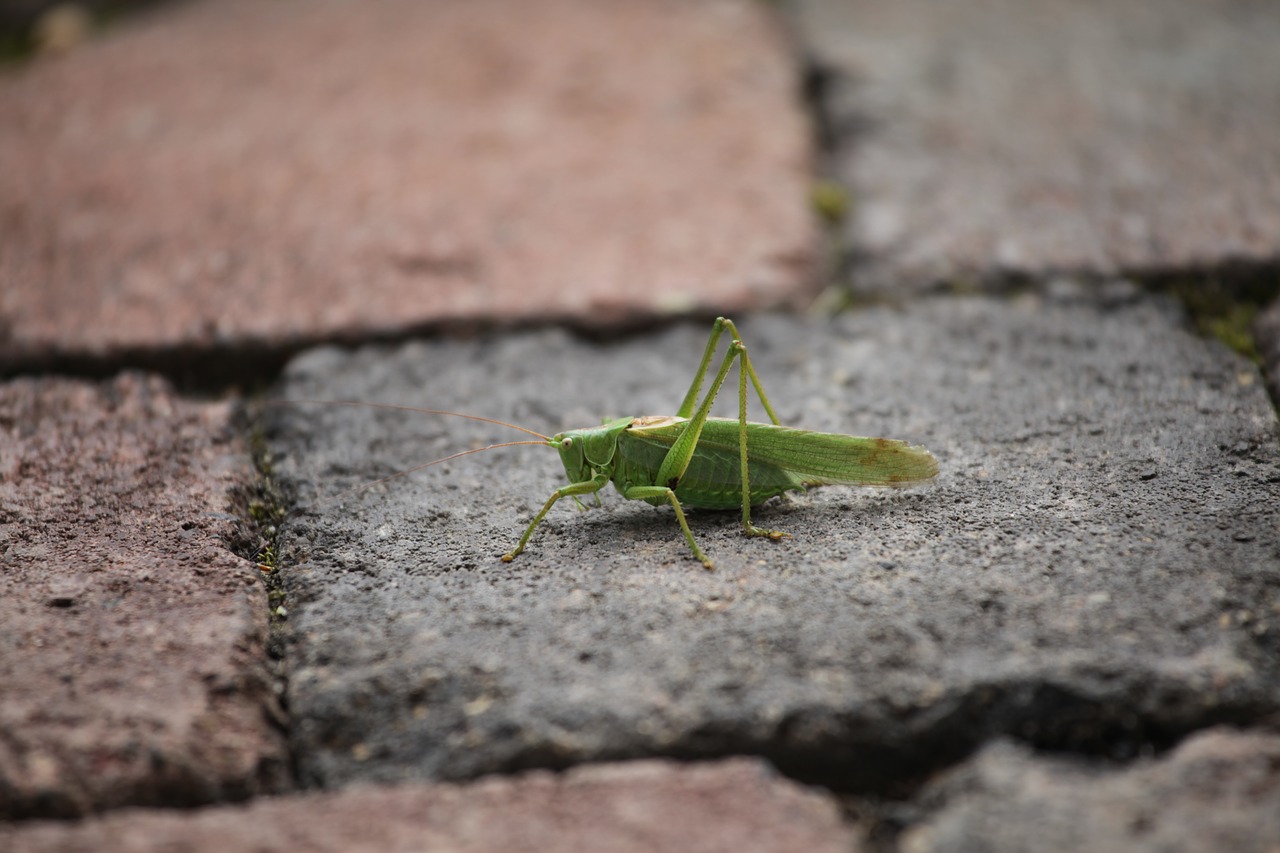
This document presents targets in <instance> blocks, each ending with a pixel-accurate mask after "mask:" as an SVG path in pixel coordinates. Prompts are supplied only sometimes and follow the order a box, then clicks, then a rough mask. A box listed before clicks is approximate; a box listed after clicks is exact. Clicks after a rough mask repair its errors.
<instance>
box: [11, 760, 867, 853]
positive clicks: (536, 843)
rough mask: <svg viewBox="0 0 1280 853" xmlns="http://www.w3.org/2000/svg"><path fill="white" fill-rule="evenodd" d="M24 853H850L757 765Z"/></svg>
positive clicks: (122, 821)
mask: <svg viewBox="0 0 1280 853" xmlns="http://www.w3.org/2000/svg"><path fill="white" fill-rule="evenodd" d="M0 845H3V847H4V849H5V850H9V851H11V853H28V851H32V852H34V851H98V850H113V851H149V850H155V851H160V850H164V851H169V850H174V849H181V850H191V851H202V850H219V851H221V850H256V851H275V850H279V851H294V850H318V851H328V850H336V851H349V850H378V851H385V852H386V853H389V851H402V850H403V851H421V850H430V851H433V853H464V852H465V853H481V851H501V852H502V853H509V851H511V852H512V853H514V851H545V850H556V851H565V853H572V851H592V853H597V851H598V853H630V851H635V853H641V851H646V852H647V851H655V850H682V851H689V853H718V851H725V853H730V851H732V853H737V851H741V850H752V851H760V853H769V851H778V853H791V851H796V850H805V851H814V853H856V852H857V851H858V850H859V849H861V848H860V847H859V846H857V844H856V841H855V839H854V838H852V837H851V834H850V832H849V830H847V829H846V828H844V827H842V826H841V824H840V818H839V813H838V810H837V809H836V807H835V804H834V803H833V801H831V800H830V799H828V798H825V797H823V796H820V795H818V794H816V793H812V792H809V791H806V790H804V789H802V788H800V787H798V786H797V785H795V784H794V783H791V782H788V781H787V780H785V779H781V778H779V777H777V776H775V775H773V774H772V773H770V772H769V771H768V769H767V768H765V767H763V766H762V765H761V764H760V763H759V762H757V761H752V760H746V759H736V760H732V761H725V762H719V763H716V764H711V765H693V766H680V765H677V764H673V763H669V762H659V761H651V762H635V763H629V764H623V765H614V766H597V767H586V768H579V769H575V770H571V771H569V772H567V773H565V774H564V775H563V776H555V775H553V774H550V773H546V772H534V773H529V774H526V775H523V776H517V777H513V778H490V779H485V780H482V781H479V782H477V783H474V784H469V785H461V786H455V785H416V784H409V785H404V786H400V787H396V788H357V789H354V790H350V791H345V792H342V793H335V794H328V793H326V794H312V795H307V796H299V797H292V798H288V799H275V800H259V801H257V802H255V803H252V804H250V805H246V806H236V807H230V806H224V807H218V808H210V809H205V810H203V811H199V812H194V813H186V814H179V813H158V812H140V811H130V812H123V813H117V814H112V815H108V816H106V817H102V818H96V819H93V820H89V821H86V822H84V823H81V824H78V825H74V826H66V825H56V824H36V825H30V826H25V827H10V828H6V827H4V826H3V825H0Z"/></svg>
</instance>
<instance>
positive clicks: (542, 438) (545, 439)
mask: <svg viewBox="0 0 1280 853" xmlns="http://www.w3.org/2000/svg"><path fill="white" fill-rule="evenodd" d="M295 404H303V405H308V404H310V405H317V406H351V407H353V408H360V409H387V410H390V411H397V412H416V413H418V414H423V415H448V416H449V417H454V418H466V419H467V420H469V421H479V422H480V423H485V424H493V425H494V426H502V427H507V428H508V429H514V430H516V431H518V432H523V433H525V434H527V435H533V436H537V437H538V439H539V440H538V441H504V442H501V443H500V444H490V445H488V446H486V447H475V448H472V449H471V450H462V451H459V452H458V453H453V454H450V455H448V456H445V457H442V458H440V459H433V460H431V461H430V462H424V463H422V464H421V465H415V466H413V467H412V468H406V469H405V470H403V471H397V472H396V473H394V474H390V475H388V476H386V477H379V478H378V479H376V480H371V481H370V482H368V483H361V484H360V485H358V486H355V487H354V488H351V489H347V490H346V491H342V492H339V493H338V494H336V495H331V496H329V497H327V498H323V499H321V500H320V501H318V502H316V503H313V504H310V506H311V507H322V506H327V505H329V504H332V503H334V502H336V501H340V500H342V499H344V498H349V497H351V496H352V495H355V494H359V493H360V492H363V491H365V490H367V489H372V488H373V487H374V486H378V485H381V484H382V483H386V482H388V481H390V480H396V479H399V478H400V477H407V476H408V475H410V474H415V473H417V472H418V471H421V470H423V469H424V468H430V467H431V466H432V465H439V464H440V463H441V462H448V461H449V460H450V459H457V458H458V457H460V456H468V455H470V454H472V453H483V452H484V451H486V450H496V449H497V448H499V447H514V446H516V445H521V444H536V445H540V446H542V447H546V446H547V445H548V444H550V442H551V438H550V436H546V435H543V434H542V433H540V432H537V431H536V430H531V429H529V428H528V427H522V426H519V425H517V424H513V423H508V422H507V421H500V420H498V419H496V418H485V417H481V416H480V415H467V414H463V413H462V412H451V411H449V410H447V409H423V408H419V407H418V406H403V405H398V404H395V403H365V402H360V401H356V400H274V401H271V403H270V404H269V405H285V406H290V405H295ZM299 509H301V507H299Z"/></svg>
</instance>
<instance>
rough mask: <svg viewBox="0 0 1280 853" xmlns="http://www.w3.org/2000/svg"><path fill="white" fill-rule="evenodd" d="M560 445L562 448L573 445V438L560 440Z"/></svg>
mask: <svg viewBox="0 0 1280 853" xmlns="http://www.w3.org/2000/svg"><path fill="white" fill-rule="evenodd" d="M560 447H561V448H565V447H573V439H572V438H566V439H565V440H564V441H562V442H560Z"/></svg>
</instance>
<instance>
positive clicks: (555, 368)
mask: <svg viewBox="0 0 1280 853" xmlns="http://www.w3.org/2000/svg"><path fill="white" fill-rule="evenodd" d="M1113 295H1114V301H1113V302H1112V303H1110V304H1106V305H1094V304H1093V303H1089V302H1085V301H1082V300H1081V301H1076V300H1075V298H1073V297H1072V296H1071V295H1070V294H1069V293H1066V292H1065V291H1064V292H1062V293H1061V295H1060V298H1055V299H1052V300H1050V299H1047V298H1045V299H1036V298H1027V299H1024V300H1021V301H1016V302H1012V303H1011V302H1002V301H995V300H985V299H973V300H962V299H939V300H934V301H930V302H927V303H921V304H918V305H913V306H911V307H910V308H908V309H905V310H904V311H902V312H894V311H891V310H888V309H876V310H871V311H867V312H865V313H859V314H856V315H852V316H846V317H843V318H840V319H838V320H837V321H835V322H830V323H828V322H819V321H812V322H805V321H800V320H794V319H784V318H771V319H767V318H761V319H759V320H756V321H753V322H751V323H750V324H749V325H748V326H746V327H745V329H744V335H745V337H746V340H747V342H748V344H749V346H750V347H751V352H752V353H753V355H754V358H755V360H756V364H757V367H758V369H759V370H760V372H761V374H762V377H763V380H764V382H765V386H766V389H769V390H771V392H772V396H773V402H774V404H775V406H776V408H777V409H778V411H779V413H780V415H781V416H782V419H783V420H784V421H785V422H787V423H791V424H794V425H799V426H805V427H810V428H816V429H826V430H834V431H843V432H850V433H856V434H865V435H877V434H878V435H888V436H893V437H899V438H905V439H910V440H913V441H919V442H922V443H924V444H925V445H927V446H928V447H930V448H931V449H932V450H933V451H934V452H935V454H936V455H937V456H938V457H939V460H940V462H941V466H942V473H941V475H940V477H939V479H938V481H937V483H936V485H935V486H933V487H928V488H922V489H916V490H913V491H908V492H880V491H868V490H863V491H858V490H854V489H849V488H829V489H819V490H815V491H813V492H811V493H810V494H809V495H805V496H802V497H799V498H797V499H795V500H793V501H792V502H790V503H783V504H780V505H779V504H774V505H771V506H768V507H766V508H765V509H763V510H762V511H760V513H759V514H758V516H757V518H758V519H759V520H760V521H761V523H766V524H768V525H770V526H775V527H780V528H782V529H784V530H787V531H789V532H790V533H792V534H794V538H793V539H789V540H784V541H782V542H777V543H774V542H768V541H761V540H747V539H745V538H744V537H742V536H741V534H740V528H739V524H738V519H737V518H736V516H735V515H734V514H733V513H723V514H716V513H696V512H695V513H693V514H692V517H691V523H692V525H693V528H694V531H695V534H696V535H697V537H698V538H699V540H700V542H701V544H702V546H703V547H704V548H705V549H706V550H707V551H708V553H709V554H710V555H711V556H712V557H713V558H714V559H716V560H717V561H718V565H719V568H718V570H717V571H716V572H715V573H708V572H706V571H704V570H703V569H702V568H701V567H700V566H699V565H698V564H697V563H696V562H694V561H693V560H692V559H691V558H690V555H689V554H688V550H687V547H686V545H685V544H684V542H683V540H682V539H681V538H680V536H679V533H678V531H677V528H676V526H675V523H674V520H673V518H672V516H671V512H670V510H669V509H665V508H653V507H649V506H647V505H645V504H642V503H629V502H624V501H620V500H618V499H617V497H616V496H615V495H613V494H612V491H611V492H610V494H609V496H608V497H606V498H605V507H604V508H603V509H593V510H592V511H589V512H577V511H575V510H574V508H573V506H572V504H571V502H568V501H566V502H564V505H561V506H558V507H557V508H556V509H555V510H554V511H553V512H552V514H551V515H550V517H549V519H548V520H547V522H546V524H545V525H544V526H543V527H542V528H541V529H540V530H539V532H538V535H537V536H536V537H535V538H534V539H533V541H532V543H531V545H530V546H529V549H528V551H527V552H526V553H525V554H523V555H522V556H520V557H519V558H518V559H517V560H516V562H514V563H512V564H504V563H502V562H500V561H499V560H498V555H499V554H501V553H502V552H504V551H506V550H507V549H509V548H510V547H511V546H512V545H513V544H514V542H515V539H516V537H517V536H518V534H519V532H520V530H521V529H522V528H523V526H524V525H525V524H526V523H527V522H528V520H529V518H530V517H531V515H532V513H533V512H534V511H535V510H536V509H537V508H538V507H539V506H541V504H542V502H543V501H544V500H545V498H546V497H547V496H548V495H549V494H550V492H551V490H552V488H554V487H555V486H557V485H560V484H561V483H563V482H564V474H563V472H562V471H561V470H559V464H558V460H557V459H556V457H555V456H554V454H553V453H552V452H551V451H549V450H546V449H543V448H536V447H520V448H512V449H509V450H502V451H495V452H491V453H487V454H478V455H474V456H470V457H467V458H465V459H460V460H455V461H453V462H450V463H446V464H445V465H441V466H438V467H435V468H432V469H430V470H429V471H428V472H424V473H423V474H420V475H416V476H413V477H405V478H399V479H394V480H391V481H389V482H387V483H385V484H382V485H379V486H377V487H375V488H372V489H367V490H365V491H362V492H358V493H356V494H353V495H347V496H346V497H344V498H335V496H336V495H339V494H341V493H342V492H343V491H344V490H346V489H349V488H351V487H353V486H358V485H359V484H361V483H368V482H369V481H370V480H372V479H374V478H376V477H379V476H384V475H387V474H390V473H392V472H394V471H397V470H400V469H403V468H407V467H409V466H411V465H413V464H416V463H422V462H424V461H426V460H430V459H432V458H438V457H441V456H444V455H446V454H448V453H451V452H456V451H458V450H462V449H465V448H468V447H476V446H480V445H482V444H485V443H488V442H489V441H493V440H501V439H507V438H524V437H525V436H520V435H515V434H510V433H507V432H505V431H503V430H501V429H500V428H498V427H491V426H487V425H482V424H475V423H473V422H470V421H463V420H458V419H448V418H440V417H432V416H426V415H420V416H414V417H410V416H407V415H406V414H405V413H402V412H390V411H385V410H378V411H371V410H368V409H360V408H347V407H337V406H329V407H325V406H317V405H286V406H279V407H276V408H273V409H271V410H270V414H271V415H272V416H273V419H274V425H273V426H272V428H271V435H272V439H271V440H272V442H273V446H274V447H275V448H276V450H277V452H278V454H279V459H278V460H277V470H278V471H279V473H280V475H281V477H282V480H283V482H285V483H286V485H287V486H288V487H289V488H290V489H292V490H294V491H295V492H296V494H297V495H298V499H299V501H300V502H301V503H302V504H308V505H311V508H310V509H308V510H305V511H301V512H299V513H298V514H297V516H296V517H295V518H294V519H293V520H292V521H290V522H289V523H288V524H287V525H286V527H285V531H284V535H283V538H282V541H281V551H280V553H281V555H282V558H283V559H284V560H285V561H286V564H287V568H286V569H285V571H284V580H285V583H286V586H287V589H288V594H289V604H288V607H289V611H290V614H291V615H290V625H291V629H292V632H293V641H292V642H293V658H292V659H293V662H294V667H293V670H292V678H291V681H290V707H291V709H292V710H293V711H294V713H295V714H296V717H295V719H296V725H295V726H294V729H293V738H294V740H293V743H294V746H295V749H296V750H297V753H298V759H299V767H300V771H301V773H302V774H303V781H304V782H305V783H309V784H320V785H336V784H340V783H344V782H348V781H351V780H357V779H364V780H370V779H373V780H397V779H402V778H422V777H426V778H460V777H470V776H474V775H478V774H482V773H488V772H494V771H501V770H507V769H513V768H520V767H527V766H563V765H568V764H572V763H575V762H580V761H587V760H600V759H607V758H614V757H629V756H644V755H653V754H667V755H676V756H695V755H699V756H707V755H723V754H727V753H740V752H751V753H760V754H764V755H767V756H769V757H770V758H772V759H773V760H774V761H775V762H776V763H778V764H779V765H780V766H782V767H784V768H785V769H787V770H789V771H792V772H800V773H805V774H813V776H812V778H818V777H822V778H829V779H832V780H833V781H836V782H838V783H839V784H841V785H843V786H847V787H850V788H855V789H857V788H865V789H870V788H876V787H879V786H883V785H885V784H888V783H890V782H893V781H895V780H903V779H906V778H910V777H912V776H913V775H915V774H918V773H921V772H925V771H928V770H930V769H932V768H935V767H938V766H940V765H942V764H945V763H947V762H949V761H952V760H955V759H958V758H960V757H962V756H963V755H964V754H965V753H966V752H967V751H968V750H970V749H972V748H974V747H975V746H976V745H978V744H980V743H982V742H983V741H985V740H986V739H988V738H989V737H991V736H993V735H1000V734H1008V735H1012V736H1014V737H1016V738H1020V739H1025V740H1027V741H1029V742H1031V743H1034V744H1037V745H1043V746H1047V747H1054V748H1068V749H1076V750H1081V751H1086V752H1098V753H1105V754H1109V755H1113V756H1124V755H1128V754H1131V753H1136V752H1138V751H1141V750H1144V749H1146V748H1148V747H1149V746H1150V745H1153V744H1154V745H1157V746H1159V745H1162V744H1167V743H1169V742H1171V740H1172V739H1173V738H1176V737H1177V736H1179V735H1180V734H1181V733H1184V732H1187V731H1190V730H1194V729H1196V728H1199V727H1203V726H1205V725H1208V724H1212V723H1214V722H1222V721H1237V720H1248V719H1252V718H1254V717H1256V716H1257V715H1259V714H1264V713H1270V712H1274V711H1275V710H1276V709H1277V708H1280V655H1278V654H1277V646H1276V640H1277V637H1280V633H1278V632H1280V581H1278V580H1277V574H1276V571H1275V567H1276V565H1277V563H1278V561H1280V509H1278V507H1280V449H1278V447H1277V425H1276V419H1275V414H1274V412H1273V410H1272V409H1271V406H1270V404H1269V403H1268V401H1267V399H1266V397H1265V395H1264V393H1263V391H1262V388H1261V383H1260V382H1259V381H1258V375H1257V372H1256V370H1254V369H1253V367H1252V366H1251V365H1249V364H1248V363H1246V362H1244V361H1243V360H1241V359H1239V358H1238V357H1236V356H1235V355H1233V354H1231V353H1230V352H1228V351H1227V350H1226V349H1225V348H1223V347H1221V346H1219V345H1218V344H1217V343H1216V342H1211V341H1205V340H1201V339H1198V338H1196V337H1194V336H1192V335H1191V334H1189V333H1188V332H1187V331H1185V329H1184V327H1183V324H1182V321H1181V316H1180V315H1179V314H1178V313H1177V312H1176V311H1175V310H1174V309H1173V308H1171V307H1168V306H1166V305H1164V304H1163V303H1153V302H1151V301H1148V300H1144V299H1141V298H1137V297H1135V298H1133V299H1132V300H1128V299H1126V297H1125V296H1124V294H1123V293H1122V292H1120V291H1116V292H1115V293H1114V294H1113ZM706 332H707V329H706V328H703V327H701V326H698V327H692V326H685V327H681V328H677V329H674V330H671V331H669V332H666V333H663V334H661V335H656V336H653V337H644V338H637V339H632V340H630V341H627V342H624V343H618V344H615V345H609V346H601V345H592V344H588V343H584V342H578V341H574V340H572V339H571V338H569V337H568V336H567V335H565V334H564V333H561V332H555V331H548V332H543V333H539V334H527V335H513V336H508V337H503V338H501V339H488V338H482V339H478V340H474V341H468V342H437V343H429V344H423V343H416V344H411V345H407V346H405V347H403V348H400V349H379V348H369V349H362V350H359V351H357V352H355V353H353V354H346V353H342V352H340V351H338V350H336V349H323V350H317V351H313V352H311V353H309V354H308V355H306V356H305V357H302V358H300V359H299V360H297V361H296V362H295V363H294V364H293V365H292V367H291V368H290V370H289V371H288V372H287V375H286V379H285V389H284V390H285V394H286V395H287V396H289V397H294V398H298V397H305V398H317V397H318V398H328V399H349V400H350V399H354V400H364V401H379V402H388V403H409V404H417V405H425V406H430V407H433V408H445V409H454V410H459V411H464V412H471V413H477V414H485V415H490V416H496V417H501V418H505V419H508V420H512V421H515V422H518V423H521V424H525V425H527V426H530V427H533V428H535V429H540V430H547V431H552V430H557V429H561V428H565V427H571V426H582V425H585V424H591V423H598V422H599V420H600V419H601V418H602V417H604V416H611V417H612V416H618V415H640V414H669V413H671V412H672V411H673V410H674V408H675V407H676V405H677V402H678V401H679V400H680V398H681V396H682V394H683V392H684V390H685V385H686V383H687V382H688V381H689V379H690V378H691V374H692V370H693V368H694V366H695V365H696V362H697V358H698V356H699V354H700V353H701V351H702V346H703V344H704V341H705V334H706ZM729 396H732V394H730V395H729ZM722 403H723V404H725V407H726V408H727V409H729V410H732V405H731V404H730V403H729V402H728V401H723V400H722ZM325 499H327V501H328V502H327V503H321V504H319V505H315V502H316V501H319V500H325Z"/></svg>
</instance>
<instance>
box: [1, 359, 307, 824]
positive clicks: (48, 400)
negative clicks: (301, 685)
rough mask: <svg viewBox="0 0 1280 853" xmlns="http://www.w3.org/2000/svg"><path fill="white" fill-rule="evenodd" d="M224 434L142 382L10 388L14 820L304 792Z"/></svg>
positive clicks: (8, 652)
mask: <svg viewBox="0 0 1280 853" xmlns="http://www.w3.org/2000/svg"><path fill="white" fill-rule="evenodd" d="M227 418H228V407H227V406H226V405H223V404H200V403H192V402H186V401H182V400H179V399H177V398H175V397H174V395H173V393H172V392H171V391H170V389H169V387H168V386H167V385H166V384H165V383H163V382H162V381H160V380H159V379H157V378H155V377H148V376H145V375H142V374H128V375H123V376H121V377H119V378H117V379H116V380H115V381H113V382H108V383H104V384H101V385H94V384H89V383H84V382H75V381H69V380H56V379H48V380H15V381H12V382H9V383H7V384H4V385H0V625H3V630H0V685H2V687H0V818H3V817H15V816H19V817H23V816H26V817H29V816H40V815H45V816H68V815H79V814H83V813H85V812H89V811H93V810H97V809H104V808H111V807H117V806H123V805H139V804H163V805H186V804H193V803H205V802H212V801H217V800H224V799H238V798H243V797H247V796H251V795H253V794H258V793H262V792H264V791H272V790H276V789H278V788H280V787H281V786H282V785H283V784H284V783H285V782H286V781H287V772H286V759H285V748H284V738H283V736H282V734H281V732H280V730H279V728H278V720H277V721H273V720H272V719H271V715H272V714H274V713H276V712H277V711H276V709H277V704H278V703H277V699H276V697H275V695H274V691H273V684H272V680H271V677H270V674H269V673H268V672H267V671H266V669H265V652H264V649H263V640H264V636H265V633H266V618H265V617H266V613H265V610H266V608H265V606H264V604H263V602H264V600H265V596H264V593H263V591H262V589H261V587H260V585H259V584H258V583H257V582H256V580H255V577H254V574H255V572H256V571H257V570H256V569H255V568H254V566H253V565H252V564H249V563H247V562H246V561H244V560H241V559H239V558H237V557H234V556H232V554H231V553H230V552H229V551H228V550H227V547H226V545H225V544H224V543H223V542H222V540H221V537H222V536H224V535H225V534H227V533H228V531H229V525H230V519H231V517H230V516H229V515H227V513H226V510H227V489H228V488H229V487H230V486H231V485H233V484H235V483H237V482H240V481H241V480H242V479H243V478H245V477H247V476H248V475H247V472H246V466H247V460H246V459H245V456H244V450H243V448H242V447H241V445H240V443H239V442H238V441H236V440H234V439H233V438H232V437H231V434H230V430H229V424H228V420H227ZM0 846H3V845H0Z"/></svg>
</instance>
